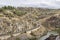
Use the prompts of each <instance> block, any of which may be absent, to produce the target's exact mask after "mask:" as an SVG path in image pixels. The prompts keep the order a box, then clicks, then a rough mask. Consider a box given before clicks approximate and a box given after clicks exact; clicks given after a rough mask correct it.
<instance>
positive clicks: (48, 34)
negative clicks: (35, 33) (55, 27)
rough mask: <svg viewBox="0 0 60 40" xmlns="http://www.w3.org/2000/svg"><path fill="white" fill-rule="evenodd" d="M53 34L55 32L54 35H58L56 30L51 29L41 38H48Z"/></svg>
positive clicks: (42, 39)
mask: <svg viewBox="0 0 60 40" xmlns="http://www.w3.org/2000/svg"><path fill="white" fill-rule="evenodd" d="M51 34H53V35H58V33H57V32H55V31H49V32H48V33H47V35H44V36H42V37H41V38H40V39H39V40H44V39H46V38H48V37H49V36H50V35H51Z"/></svg>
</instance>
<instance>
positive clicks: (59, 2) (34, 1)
mask: <svg viewBox="0 0 60 40" xmlns="http://www.w3.org/2000/svg"><path fill="white" fill-rule="evenodd" d="M1 5H11V6H16V7H17V6H31V7H47V8H60V0H0V6H1Z"/></svg>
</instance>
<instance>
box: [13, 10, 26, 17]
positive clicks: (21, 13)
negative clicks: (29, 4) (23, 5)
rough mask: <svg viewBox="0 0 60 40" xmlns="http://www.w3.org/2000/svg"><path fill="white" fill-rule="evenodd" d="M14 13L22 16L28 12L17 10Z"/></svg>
mask: <svg viewBox="0 0 60 40" xmlns="http://www.w3.org/2000/svg"><path fill="white" fill-rule="evenodd" d="M14 14H16V15H17V16H22V15H25V14H26V12H22V11H15V12H14Z"/></svg>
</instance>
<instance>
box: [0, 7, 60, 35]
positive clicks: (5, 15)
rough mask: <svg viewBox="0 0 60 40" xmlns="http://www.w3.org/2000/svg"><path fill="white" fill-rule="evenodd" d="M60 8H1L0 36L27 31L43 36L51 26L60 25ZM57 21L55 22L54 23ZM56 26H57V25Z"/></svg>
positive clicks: (27, 32)
mask: <svg viewBox="0 0 60 40" xmlns="http://www.w3.org/2000/svg"><path fill="white" fill-rule="evenodd" d="M59 15H60V10H54V9H41V8H22V7H21V8H14V7H2V8H0V36H4V35H13V34H17V33H26V34H29V35H30V36H31V33H33V35H35V36H42V35H43V34H44V33H45V32H46V31H47V30H46V29H47V28H49V27H55V24H56V23H57V22H58V24H56V25H57V26H58V27H59V26H60V25H59V24H60V22H59V21H60V18H59ZM54 23H55V24H54ZM57 26H56V27H57Z"/></svg>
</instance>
